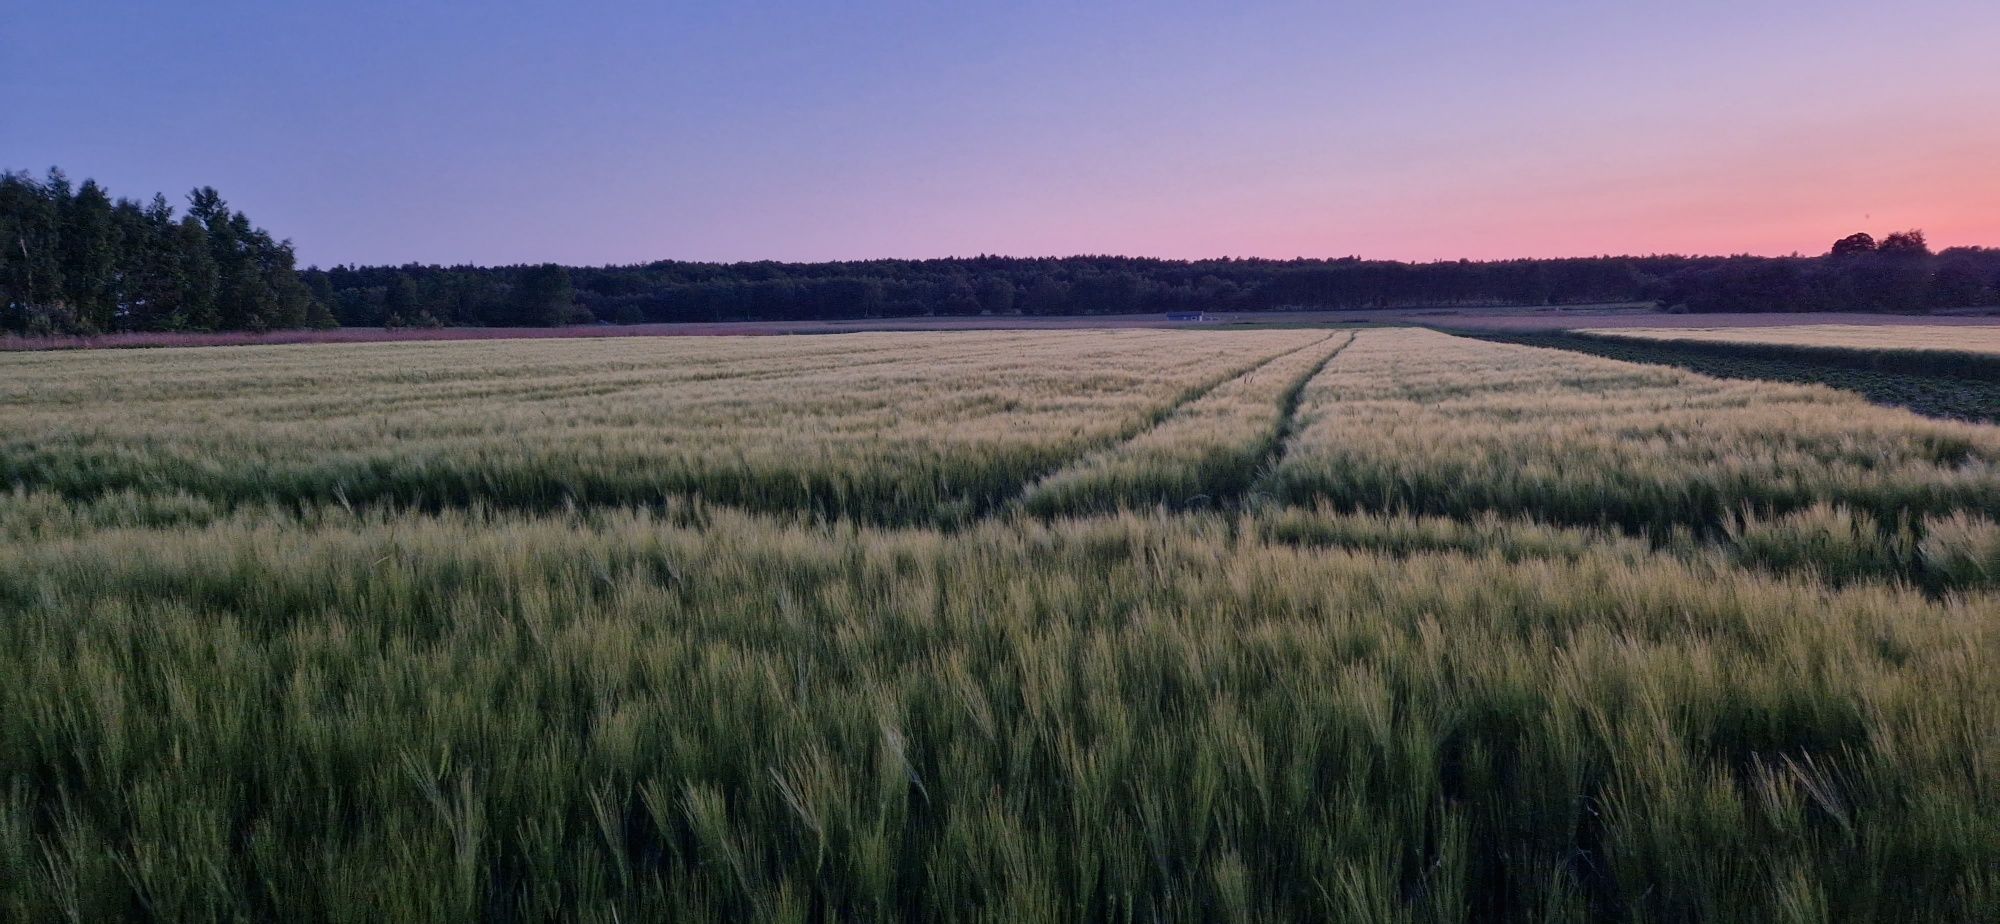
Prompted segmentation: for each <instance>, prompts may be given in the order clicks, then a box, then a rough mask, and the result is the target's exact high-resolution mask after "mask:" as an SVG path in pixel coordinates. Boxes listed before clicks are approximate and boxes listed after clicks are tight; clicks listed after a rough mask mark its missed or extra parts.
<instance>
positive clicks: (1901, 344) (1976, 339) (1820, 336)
mask: <svg viewBox="0 0 2000 924" xmlns="http://www.w3.org/2000/svg"><path fill="white" fill-rule="evenodd" d="M1578 333H1585V334H1595V335H1599V336H1606V337H1631V338H1634V339H1641V340H1686V341H1695V342H1701V343H1759V344H1775V345H1779V346H1804V347H1837V348H1842V349H1851V350H1955V351H1959V352H1965V353H1989V354H1993V355H1996V356H2000V324H1993V325H1969V324H1968V325H1939V324H1923V323H1921V322H1917V323H1910V324H1793V325H1786V326H1782V327H1718V328H1674V327H1608V328H1584V329H1581V330H1579V331H1578Z"/></svg>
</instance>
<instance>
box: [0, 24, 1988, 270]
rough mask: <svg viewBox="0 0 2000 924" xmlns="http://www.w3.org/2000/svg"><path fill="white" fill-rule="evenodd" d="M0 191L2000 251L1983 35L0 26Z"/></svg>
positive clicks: (525, 229) (1006, 230)
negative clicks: (49, 173) (64, 187)
mask: <svg viewBox="0 0 2000 924" xmlns="http://www.w3.org/2000/svg"><path fill="white" fill-rule="evenodd" d="M0 88H4V89H0V94H4V100H5V102H4V104H3V105H0V167H6V168H13V169H31V170H35V171H37V172H39V171H40V170H42V169H45V168H46V167H48V166H50V165H52V164H53V165H60V166H62V167H63V168H64V169H65V170H67V171H68V172H69V173H70V174H71V176H72V177H73V178H75V179H79V180H80V179H82V178H83V177H95V178H97V179H98V180H99V181H100V182H103V183H105V184H106V185H107V186H108V187H109V188H110V189H111V191H112V193H113V194H114V195H126V196H138V197H147V196H150V195H151V194H152V193H153V192H154V191H156V190H158V191H165V192H167V193H168V195H169V197H170V198H172V199H174V200H175V201H176V202H177V203H178V202H179V201H180V199H181V195H182V194H183V193H185V191H186V190H187V189H189V188H190V187H193V186H196V185H199V184H212V185H215V186H217V187H218V188H220V189H221V190H222V192H223V194H224V196H225V197H227V198H228V199H229V201H230V202H231V203H232V204H233V205H235V206H236V207H238V208H242V209H244V210H245V211H247V212H249V213H250V215H251V217H252V218H253V219H254V220H255V221H257V222H258V223H259V224H262V225H264V226H265V227H267V228H269V229H271V230H272V231H273V232H274V233H275V234H278V235H279V236H284V237H290V238H292V239H293V240H294V241H295V242H296V244H297V246H298V250H299V255H300V258H301V262H302V263H318V264H321V265H326V264H331V263H346V262H358V263H403V262H410V261H416V262H425V263H430V262H440V263H459V262H473V263H482V264H496V263H515V262H530V261H532V262H539V261H558V262H564V263H571V264H600V263H632V262H643V261H647V260H654V259H689V260H750V259H780V260H826V259H849V258H867V257H931V256H949V255H971V254H976V253H1001V254H1014V255H1051V254H1073V253H1119V254H1129V255H1147V256H1162V257H1208V256H1225V255H1227V256H1266V257H1293V256H1342V255H1347V254H1360V255H1363V256H1367V257H1379V258H1395V259H1410V260H1430V259H1440V258H1458V257H1471V258H1490V257H1514V256H1561V255H1593V254H1601V253H1652V252H1699V253H1763V254H1777V253H1788V252H1792V251H1802V252H1808V253H1811V252H1819V251H1823V250H1824V249H1825V248H1826V245H1827V243H1828V242H1829V241H1831V240H1833V239H1834V238H1836V237H1838V236H1840V235H1843V234H1846V233H1848V232H1851V231H1857V230H1867V231H1870V232H1873V233H1876V234H1878V235H1879V234H1881V233H1883V232H1885V231H1890V230H1895V229H1900V228H1906V227H1920V228H1923V229H1925V230H1926V231H1927V232H1928V233H1929V235H1930V238H1931V240H1932V242H1933V244H1934V245H1939V246H1949V245H1953V244H1984V245H2000V2H1996V0H1978V2H1975V0H1965V2H1886V0H1873V2H1849V0H1821V2H1813V3H1793V2H1786V3H1775V2H1760V0H1733V2H1706V0H1694V2H1674V3H1664V2H1634V3H1616V2H1601V0H1600V2H1592V3H1583V2H1574V3H1572V2H1553V3H1550V2H1544V3H1521V2H1505V0H1492V2H1431V3H1422V2H1413V3H1387V2H1371V3H1324V2H1322V3H1261V4H1259V3H1150V4H1123V3H1116V4H1110V3H1097V4H1076V3H1005V4H999V3H995V4H976V5H975V4H944V3H934V4H914V3H892V2H868V0H856V2H848V3H834V2H827V3H786V4H767V3H737V2H715V3H701V4H672V3H638V2H624V3H500V2H492V3H423V2H413V3H388V2H345V3H320V2H275V0H264V2H189V3H162V2H125V3H105V2H77V0H64V2H55V3H38V4H28V3H8V4H6V14H5V21H4V23H0Z"/></svg>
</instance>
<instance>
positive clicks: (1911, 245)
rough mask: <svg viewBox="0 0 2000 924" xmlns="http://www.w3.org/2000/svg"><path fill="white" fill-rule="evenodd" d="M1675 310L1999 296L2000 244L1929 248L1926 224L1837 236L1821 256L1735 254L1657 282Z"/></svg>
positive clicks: (1882, 308) (1908, 310)
mask: <svg viewBox="0 0 2000 924" xmlns="http://www.w3.org/2000/svg"><path fill="white" fill-rule="evenodd" d="M1653 297H1654V298H1655V299H1657V300H1658V301H1659V303H1660V304H1661V306H1662V307H1665V308H1667V309H1668V310H1670V311H1689V312H1711V311H1871V312H1886V313H1894V314H1916V313H1923V312H1928V311H1934V310H1939V309H1949V308H1968V307H1976V306H1986V305H1992V304H1993V303H1994V302H1995V300H1996V299H2000V249H1993V248H1986V247H1952V248H1948V249H1946V250H1944V251H1941V252H1938V253H1933V252H1931V248H1930V244H1929V242H1928V241H1926V240H1924V233H1923V232H1922V231H1897V232H1895V233H1892V234H1889V235H1887V236H1886V237H1883V238H1882V239H1881V240H1880V241H1877V240H1876V239H1875V237H1874V235H1871V234H1867V233H1857V234H1850V235H1848V236H1846V237H1843V238H1841V239H1840V240H1837V241H1835V242H1833V246H1832V248H1831V249H1829V250H1828V251H1827V253H1826V255H1825V256H1821V257H1735V258H1731V259H1728V260H1724V261H1721V262H1719V263H1716V264H1713V265H1710V266H1702V267H1691V268H1689V269H1687V270H1683V271H1682V272H1680V273H1677V274H1674V275H1673V276H1670V277H1668V278H1667V279H1665V280H1662V282H1661V284H1660V285H1659V286H1658V287H1657V291H1656V292H1655V293H1654V295H1653Z"/></svg>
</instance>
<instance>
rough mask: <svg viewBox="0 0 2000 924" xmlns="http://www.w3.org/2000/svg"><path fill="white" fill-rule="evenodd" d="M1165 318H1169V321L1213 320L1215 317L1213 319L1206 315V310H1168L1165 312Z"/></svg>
mask: <svg viewBox="0 0 2000 924" xmlns="http://www.w3.org/2000/svg"><path fill="white" fill-rule="evenodd" d="M1167 320H1169V321H1213V320H1215V319H1214V318H1212V317H1209V315H1208V312H1206V311H1169V312H1167Z"/></svg>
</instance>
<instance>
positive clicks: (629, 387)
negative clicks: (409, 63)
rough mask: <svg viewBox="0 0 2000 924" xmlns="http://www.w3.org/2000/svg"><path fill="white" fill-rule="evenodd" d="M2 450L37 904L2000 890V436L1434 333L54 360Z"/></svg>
mask: <svg viewBox="0 0 2000 924" xmlns="http://www.w3.org/2000/svg"><path fill="white" fill-rule="evenodd" d="M1658 318H1659V316H1657V315H1653V316H1649V319H1650V320H1654V321H1655V322H1657V320H1658ZM1704 320H1706V321H1709V322H1710V323H1711V324H1712V323H1713V319H1704ZM0 406H4V407H5V408H7V411H6V413H5V414H4V415H0V480H4V486H5V493H4V494H0V614H4V618H0V917H4V918H7V919H10V920H63V919H68V920H82V921H93V920H110V919H118V918H126V917H142V918H147V917H149V918H157V919H165V920H198V919H199V920H211V919H267V920H299V921H315V920H344V921H370V922H376V921H420V920H421V921H442V920H463V921H472V920H485V921H530V920H534V921H540V920H558V919H562V920H597V921H640V920H784V921H806V920H850V919H871V920H929V919H940V918H958V919H967V918H976V919H987V920H1008V921H1020V920H1042V921H1067V920H1083V919H1091V920H1095V919H1121V920H1211V919H1212V920H1225V919H1227V920H1272V921H1276V920H1307V919H1331V920H1352V921H1621V922H1623V921H1758V922H1763V921H1774V920H1788V921H1818V920H1854V921H1863V920H1899V921H1971V920H1981V919H1985V918H1986V917H1987V916H1988V915H1989V913H1990V912H1991V911H1992V910H1993V909H1994V908H1996V907H2000V800H1995V799H1994V798H1993V794H1994V793H1996V792H2000V523H1996V522H1995V520H1994V515H1995V511H2000V427H1995V426H1992V425H1984V424H1975V423H1967V422H1955V421H1946V420H1937V419H1930V418H1926V417H1921V416H1918V415H1916V414H1912V413H1909V412H1906V411H1902V410H1897V409H1892V408H1885V407H1880V406H1877V405H1874V404H1870V403H1868V402H1867V401H1865V400H1863V399H1862V398H1860V397H1857V396H1854V395H1852V394H1849V393H1846V392H1842V391H1836V390H1833V389H1828V388H1823V387H1817V386H1805V385H1791V384H1779V383H1770V382H1754V381H1738V380H1726V379H1717V378H1709V377H1706V376H1703V375H1699V374H1696V373H1693V372H1689V371H1685V370H1682V369H1676V368H1670V367H1666V366H1661V365H1639V364H1632V363H1626V362H1619V361H1615V360H1612V359H1607V358H1601V357H1596V356H1588V355H1582V354H1580V353H1576V352H1568V351H1558V350H1547V349H1537V348H1531V347H1526V346H1518V345H1509V344H1499V343H1490V342H1484V341H1480V340H1473V339H1465V338H1460V337H1454V336H1450V335H1447V334H1444V333H1438V332H1433V331H1428V330H1415V329H1374V328H1370V329H1361V330H1326V329H1270V330H1234V331H1232V330H1195V331H1185V330H1182V331H1163V330H1115V331H1096V332H1090V333H1083V332H1073V331H986V332H969V333H963V334H958V335H954V336H948V337H947V336H938V335H936V334H929V333H863V334H856V335H854V336H847V337H813V338H776V337H764V338H740V337H707V338H624V339H614V340H592V341H583V340H526V339H524V340H476V341H457V342H410V343H382V344H330V345H317V346H306V345H296V346H248V347H243V348H240V349H228V350H178V349H161V350H140V351H88V352H46V353H15V354H8V355H4V356H0Z"/></svg>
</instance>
